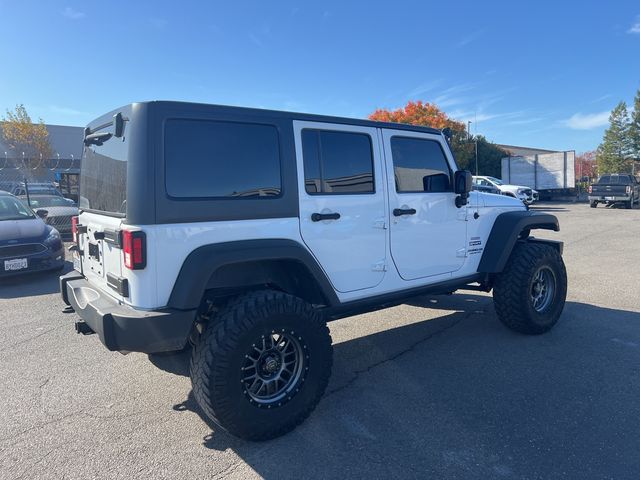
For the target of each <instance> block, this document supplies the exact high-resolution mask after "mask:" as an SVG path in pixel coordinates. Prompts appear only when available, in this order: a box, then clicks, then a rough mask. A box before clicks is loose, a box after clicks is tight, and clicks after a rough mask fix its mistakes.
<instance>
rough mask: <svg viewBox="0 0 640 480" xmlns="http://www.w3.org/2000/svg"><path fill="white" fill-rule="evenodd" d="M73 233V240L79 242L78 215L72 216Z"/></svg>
mask: <svg viewBox="0 0 640 480" xmlns="http://www.w3.org/2000/svg"><path fill="white" fill-rule="evenodd" d="M71 234H72V235H73V242H74V243H78V216H77V215H76V216H74V217H71Z"/></svg>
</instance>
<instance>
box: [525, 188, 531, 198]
mask: <svg viewBox="0 0 640 480" xmlns="http://www.w3.org/2000/svg"><path fill="white" fill-rule="evenodd" d="M523 191H524V194H525V195H526V196H527V197H530V196H531V194H532V193H533V191H532V190H531V189H530V188H525V189H524V190H523Z"/></svg>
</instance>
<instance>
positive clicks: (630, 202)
mask: <svg viewBox="0 0 640 480" xmlns="http://www.w3.org/2000/svg"><path fill="white" fill-rule="evenodd" d="M635 202H636V201H635V200H634V199H633V197H631V200H629V201H628V202H626V203H625V204H624V207H625V208H626V209H627V210H628V209H630V208H633V204H634V203H635Z"/></svg>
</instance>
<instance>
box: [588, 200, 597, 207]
mask: <svg viewBox="0 0 640 480" xmlns="http://www.w3.org/2000/svg"><path fill="white" fill-rule="evenodd" d="M590 206H591V208H596V207H597V206H598V202H596V201H593V202H591V203H590Z"/></svg>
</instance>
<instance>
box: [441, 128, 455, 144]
mask: <svg viewBox="0 0 640 480" xmlns="http://www.w3.org/2000/svg"><path fill="white" fill-rule="evenodd" d="M442 135H443V136H444V138H445V139H446V140H447V143H448V144H449V145H451V138H452V137H453V132H452V131H451V129H450V128H449V127H446V128H443V129H442Z"/></svg>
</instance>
